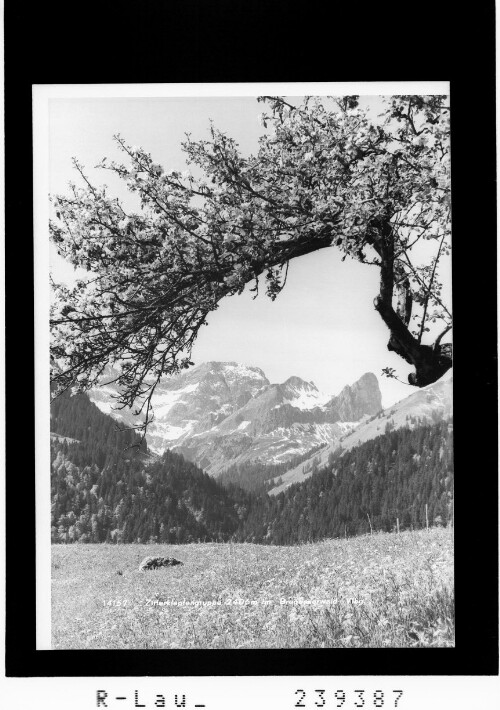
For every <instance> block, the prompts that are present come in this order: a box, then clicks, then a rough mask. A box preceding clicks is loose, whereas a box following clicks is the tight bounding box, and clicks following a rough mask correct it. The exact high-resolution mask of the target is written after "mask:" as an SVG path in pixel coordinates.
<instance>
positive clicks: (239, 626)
mask: <svg viewBox="0 0 500 710" xmlns="http://www.w3.org/2000/svg"><path fill="white" fill-rule="evenodd" d="M147 555H162V556H167V557H175V558H177V559H178V560H181V561H182V562H183V563H184V565H183V566H181V565H178V566H175V567H166V568H161V569H159V570H156V571H149V572H139V571H138V567H139V564H140V562H141V561H142V560H143V559H144V557H146V556H147ZM174 602H175V603H174ZM284 602H286V603H284ZM453 644H454V591H453V530H452V529H450V528H433V529H431V530H429V531H426V530H420V531H417V532H403V533H400V534H396V533H375V534H373V535H366V536H362V537H356V538H351V539H348V540H342V539H338V540H326V541H323V542H316V543H311V544H305V545H300V546H295V547H274V546H264V545H253V544H248V543H243V544H231V543H223V544H217V543H201V544H191V545H106V544H101V545H90V544H89V545H87V544H73V545H54V546H53V547H52V648H54V649H113V648H114V649H148V648H150V649H157V648H231V649H232V648H342V647H376V648H380V647H431V646H433V647H436V646H453Z"/></svg>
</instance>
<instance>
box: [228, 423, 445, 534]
mask: <svg viewBox="0 0 500 710" xmlns="http://www.w3.org/2000/svg"><path fill="white" fill-rule="evenodd" d="M452 501H453V426H452V423H451V421H441V422H439V423H435V424H432V425H422V426H420V427H418V428H416V429H399V430H397V431H392V432H388V433H387V434H384V435H382V436H379V437H377V438H376V439H373V440H371V441H368V442H366V443H365V444H362V445H361V446H359V447H357V448H355V449H352V450H351V451H348V452H346V453H344V454H343V455H337V456H336V457H331V459H330V465H329V466H327V467H325V468H323V469H320V470H319V471H317V472H316V473H315V474H314V475H313V476H311V478H309V479H307V480H306V481H304V482H302V483H299V484H296V485H294V486H291V487H290V488H288V489H287V490H286V491H285V492H283V493H280V494H279V495H278V496H276V497H274V498H272V497H267V500H266V505H265V506H261V507H254V508H252V510H251V512H250V515H249V516H248V517H247V519H246V520H245V522H244V524H243V526H242V530H241V531H240V539H250V540H254V541H255V542H257V541H265V542H269V543H273V544H278V545H280V544H281V545H284V544H292V543H298V542H305V541H309V540H319V539H323V538H331V537H341V536H344V535H348V536H351V535H359V534H363V533H367V532H370V522H371V525H372V528H373V530H385V531H390V530H392V529H394V528H395V526H396V519H397V518H399V524H400V529H409V528H411V527H413V528H421V527H424V526H425V525H426V504H427V517H428V520H429V524H430V525H441V524H442V525H446V524H447V523H448V522H449V521H450V520H451V516H452V509H453V503H452Z"/></svg>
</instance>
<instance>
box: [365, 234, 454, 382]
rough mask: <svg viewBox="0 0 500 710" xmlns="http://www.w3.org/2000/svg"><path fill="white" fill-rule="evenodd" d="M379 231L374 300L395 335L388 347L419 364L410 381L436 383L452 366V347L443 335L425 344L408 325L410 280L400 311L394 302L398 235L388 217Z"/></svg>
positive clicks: (400, 301)
mask: <svg viewBox="0 0 500 710" xmlns="http://www.w3.org/2000/svg"><path fill="white" fill-rule="evenodd" d="M376 231H377V234H376V237H375V238H374V239H373V241H372V244H373V246H374V248H375V250H376V251H377V253H378V254H379V256H380V262H381V263H380V294H379V295H378V296H377V298H376V299H375V301H374V305H375V310H376V311H378V313H380V315H381V317H382V320H383V321H384V323H385V324H386V325H387V327H388V328H389V331H390V333H391V337H390V338H389V342H388V343H387V349H388V350H390V351H392V352H395V353H396V354H397V355H399V356H400V357H402V358H403V359H404V360H406V362H408V363H410V365H413V366H414V367H415V372H412V373H410V374H409V375H408V382H409V383H410V384H411V385H415V386H416V387H425V386H426V385H430V384H432V383H433V382H436V380H438V379H439V378H440V377H442V376H443V375H444V374H445V372H447V371H448V370H449V369H450V367H451V366H452V346H451V344H449V343H446V344H445V345H441V344H440V338H438V340H437V341H436V343H435V344H434V346H433V347H432V346H430V345H422V343H420V342H419V341H418V340H417V339H416V338H414V337H413V335H412V334H411V333H410V330H409V328H408V325H409V321H410V318H411V305H412V304H411V297H410V291H409V283H408V282H407V281H405V282H403V283H402V284H401V286H400V287H399V288H400V292H402V293H403V294H404V296H405V300H403V301H402V299H401V293H400V294H399V295H400V300H399V304H398V313H399V315H398V313H396V311H395V310H394V307H393V305H392V300H393V295H394V281H395V269H394V234H393V231H392V226H391V224H390V222H389V221H388V220H387V221H385V222H381V223H379V224H378V225H377V230H376ZM399 276H400V274H399Z"/></svg>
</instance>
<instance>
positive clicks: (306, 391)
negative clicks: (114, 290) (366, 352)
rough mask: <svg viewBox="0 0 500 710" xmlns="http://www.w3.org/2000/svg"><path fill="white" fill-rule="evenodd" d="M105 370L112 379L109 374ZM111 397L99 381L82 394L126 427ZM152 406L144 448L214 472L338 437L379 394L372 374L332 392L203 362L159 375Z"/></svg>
mask: <svg viewBox="0 0 500 710" xmlns="http://www.w3.org/2000/svg"><path fill="white" fill-rule="evenodd" d="M115 374H116V373H115ZM107 375H108V377H107V380H108V381H111V380H112V379H113V378H114V373H113V372H112V371H109V372H108V373H107ZM114 394H116V389H114V385H112V384H110V385H106V384H103V385H102V386H101V387H99V388H97V389H95V390H93V391H91V392H90V398H91V399H92V401H93V402H95V404H96V405H97V406H98V407H99V408H100V409H101V410H102V411H104V412H106V413H109V414H111V415H112V416H113V417H117V418H119V419H120V420H121V421H123V422H125V423H128V424H133V423H134V419H133V417H132V415H131V413H130V412H127V411H126V410H119V411H116V410H113V409H112V407H113V395H114ZM153 407H154V415H155V419H154V421H153V423H152V424H151V425H150V428H149V430H148V433H147V441H148V445H149V447H150V448H151V449H152V450H153V451H156V452H158V453H161V452H162V451H164V450H166V449H171V450H173V451H176V452H178V453H181V454H182V455H183V456H184V457H185V458H186V459H188V460H190V461H193V462H195V463H196V464H198V465H199V466H201V467H202V468H203V469H204V470H206V471H207V472H208V473H210V474H211V475H215V476H217V475H219V474H220V473H221V472H222V471H224V470H226V469H227V468H228V467H230V466H232V465H234V464H243V463H247V462H261V463H264V464H267V465H269V464H279V463H284V462H287V461H290V460H292V459H293V458H294V457H297V456H302V455H304V454H305V453H307V451H309V450H310V449H313V448H316V447H318V446H319V445H324V444H330V443H331V442H332V441H338V440H339V438H340V437H341V436H343V435H345V434H346V433H348V432H349V431H350V430H351V429H352V428H353V427H354V426H355V425H356V424H357V423H358V422H359V420H360V419H361V418H362V417H363V416H369V415H372V414H374V413H376V412H378V411H379V410H380V408H381V394H380V389H379V386H378V381H377V378H376V377H375V375H374V374H372V373H366V374H365V375H363V376H362V377H361V378H360V379H359V380H358V381H357V382H355V383H354V384H353V385H347V386H346V387H344V388H343V390H342V391H341V392H340V394H339V395H337V396H334V397H332V396H331V395H325V394H323V393H321V392H319V390H318V389H317V387H316V386H315V385H314V383H312V382H306V381H305V380H302V379H301V378H299V377H295V376H294V377H290V378H289V379H288V380H286V382H283V383H281V384H271V383H270V382H269V380H268V379H267V378H266V376H265V375H264V373H263V372H262V370H260V369H259V368H258V367H248V366H246V365H241V364H238V363H236V362H207V363H204V364H202V365H199V366H197V367H194V368H192V369H191V370H188V371H187V372H185V373H183V374H181V375H178V376H176V377H171V378H165V379H164V380H162V381H161V383H160V385H159V386H158V388H157V390H156V392H155V396H154V400H153Z"/></svg>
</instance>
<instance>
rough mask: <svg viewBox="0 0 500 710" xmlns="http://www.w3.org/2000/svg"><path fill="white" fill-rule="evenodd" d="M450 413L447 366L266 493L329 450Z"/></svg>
mask: <svg viewBox="0 0 500 710" xmlns="http://www.w3.org/2000/svg"><path fill="white" fill-rule="evenodd" d="M452 414H453V370H452V369H451V370H449V371H448V372H447V373H446V374H445V375H443V377H441V379H439V380H437V382H433V383H432V384H431V385H427V387H422V388H421V389H415V390H414V391H413V392H412V393H411V394H410V395H409V396H408V397H405V398H404V399H402V400H400V401H399V402H397V403H396V404H393V405H391V406H390V407H387V408H386V409H384V410H382V411H380V412H378V413H376V414H375V415H373V416H371V417H366V418H365V419H364V420H363V421H362V422H361V423H360V424H359V425H358V426H357V427H355V428H353V429H352V430H351V431H350V432H347V433H346V434H345V435H343V436H342V437H341V438H340V440H333V441H332V442H330V444H329V445H328V446H326V447H324V448H323V449H321V451H319V452H316V453H314V454H313V455H312V456H311V458H310V459H309V460H306V461H305V462H303V463H301V464H300V465H299V466H296V467H295V468H292V469H290V470H289V471H286V473H284V474H283V475H282V476H280V481H279V483H278V481H277V483H278V485H276V487H275V488H272V489H271V490H270V491H269V493H270V494H271V495H277V494H278V493H280V492H281V491H284V490H286V489H287V488H288V487H289V486H291V485H292V484H293V483H299V482H301V481H304V480H306V479H307V478H309V477H310V476H311V475H312V473H313V471H314V470H315V469H318V468H322V467H323V466H326V464H327V462H328V458H329V456H330V455H331V454H335V453H336V452H338V451H339V450H343V451H349V450H350V449H352V448H354V447H356V446H359V445H361V444H364V443H365V442H366V441H369V440H370V439H375V438H376V437H377V436H380V435H381V434H385V433H387V432H388V431H393V430H395V429H401V428H403V427H410V428H413V427H415V426H417V425H418V424H421V423H422V422H427V423H433V422H437V421H439V420H441V419H447V418H449V417H451V416H452Z"/></svg>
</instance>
